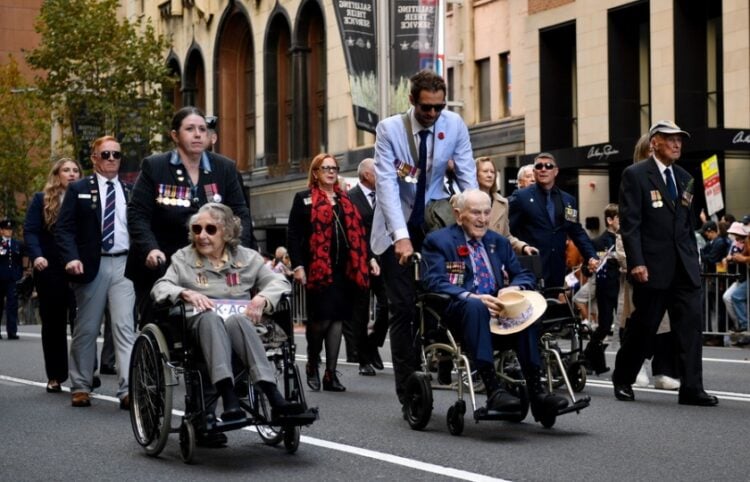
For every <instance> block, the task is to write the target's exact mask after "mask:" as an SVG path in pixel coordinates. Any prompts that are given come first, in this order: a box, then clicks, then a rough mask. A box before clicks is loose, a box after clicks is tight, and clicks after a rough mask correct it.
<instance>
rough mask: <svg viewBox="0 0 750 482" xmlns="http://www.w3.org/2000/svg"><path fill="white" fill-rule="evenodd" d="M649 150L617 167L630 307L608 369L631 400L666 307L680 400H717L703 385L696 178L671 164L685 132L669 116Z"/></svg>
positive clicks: (622, 396) (654, 132) (620, 394)
mask: <svg viewBox="0 0 750 482" xmlns="http://www.w3.org/2000/svg"><path fill="white" fill-rule="evenodd" d="M649 137H650V139H651V148H652V152H653V154H652V155H651V157H650V158H649V159H647V160H645V161H643V162H639V163H636V164H633V165H631V166H629V167H627V168H626V169H625V171H623V173H622V182H621V184H620V203H619V204H620V232H621V233H622V240H623V244H624V247H625V254H626V256H627V262H628V267H627V269H628V277H629V279H630V282H631V283H632V284H633V304H634V305H635V311H634V312H633V315H632V316H631V319H630V321H629V322H628V324H627V326H626V327H625V338H624V341H623V344H622V346H621V347H620V350H619V351H618V352H617V358H616V360H615V370H614V372H613V373H612V383H613V385H614V392H615V397H616V398H617V399H618V400H623V401H633V400H635V395H634V394H633V389H632V388H631V385H632V384H633V382H634V381H635V378H636V375H637V374H638V370H639V369H640V367H641V365H642V364H643V360H644V359H645V358H646V357H647V356H648V354H649V352H650V347H651V345H652V344H653V340H654V337H655V336H656V330H657V328H658V327H659V323H660V322H661V319H662V318H663V317H664V312H668V313H669V319H670V321H671V326H672V333H673V336H674V337H675V342H676V344H677V346H678V352H679V354H680V378H681V385H680V393H679V398H678V401H679V403H680V404H683V405H698V406H712V405H716V404H718V403H719V401H718V399H717V398H716V397H714V396H713V395H709V394H707V393H706V392H705V390H704V389H703V361H702V351H703V344H702V343H703V337H702V333H701V321H702V320H701V279H700V266H699V264H698V249H697V246H696V243H695V239H694V236H693V231H694V220H695V216H694V213H693V208H694V206H693V193H694V189H695V185H694V184H695V181H694V179H693V178H692V176H691V175H690V174H688V172H687V171H686V170H685V169H682V168H681V167H679V166H677V165H676V162H677V160H678V159H679V158H680V155H681V153H682V142H683V140H684V138H686V137H690V135H689V134H688V133H687V132H685V131H683V130H682V129H680V128H679V127H678V126H677V124H675V123H674V122H672V121H668V120H663V121H659V122H657V123H656V124H654V125H653V126H651V129H650V130H649Z"/></svg>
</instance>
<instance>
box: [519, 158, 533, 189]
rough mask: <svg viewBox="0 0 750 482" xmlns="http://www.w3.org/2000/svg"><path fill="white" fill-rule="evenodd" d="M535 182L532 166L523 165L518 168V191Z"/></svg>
mask: <svg viewBox="0 0 750 482" xmlns="http://www.w3.org/2000/svg"><path fill="white" fill-rule="evenodd" d="M535 182H536V179H535V178H534V165H533V164H525V165H523V166H521V167H519V168H518V174H517V175H516V186H517V188H518V189H523V188H525V187H529V186H531V185H532V184H534V183H535Z"/></svg>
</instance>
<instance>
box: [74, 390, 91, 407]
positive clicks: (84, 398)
mask: <svg viewBox="0 0 750 482" xmlns="http://www.w3.org/2000/svg"><path fill="white" fill-rule="evenodd" d="M71 405H73V406H74V407H90V406H91V397H90V396H89V394H88V392H75V393H73V397H72V401H71Z"/></svg>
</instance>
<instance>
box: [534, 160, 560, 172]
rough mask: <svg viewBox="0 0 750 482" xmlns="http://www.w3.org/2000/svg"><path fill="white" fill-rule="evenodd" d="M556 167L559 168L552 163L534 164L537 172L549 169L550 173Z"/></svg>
mask: <svg viewBox="0 0 750 482" xmlns="http://www.w3.org/2000/svg"><path fill="white" fill-rule="evenodd" d="M556 167H557V166H556V165H554V164H553V163H551V162H537V163H536V164H534V169H536V170H537V171H541V170H542V169H547V170H548V171H551V170H552V169H554V168H556Z"/></svg>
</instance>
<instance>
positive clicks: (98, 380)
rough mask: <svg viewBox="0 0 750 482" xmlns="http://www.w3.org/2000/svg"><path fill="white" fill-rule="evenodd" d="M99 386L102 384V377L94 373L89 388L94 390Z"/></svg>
mask: <svg viewBox="0 0 750 482" xmlns="http://www.w3.org/2000/svg"><path fill="white" fill-rule="evenodd" d="M101 386H102V379H101V378H99V377H97V376H96V375H94V378H93V380H92V381H91V389H92V390H96V389H97V388H99V387H101Z"/></svg>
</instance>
